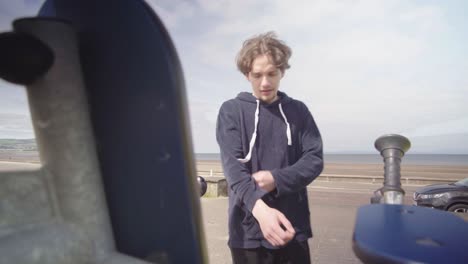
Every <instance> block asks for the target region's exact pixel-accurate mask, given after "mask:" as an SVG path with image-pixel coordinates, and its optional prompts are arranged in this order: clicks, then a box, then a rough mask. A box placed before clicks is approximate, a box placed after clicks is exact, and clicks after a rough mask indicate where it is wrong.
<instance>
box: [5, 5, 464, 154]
mask: <svg viewBox="0 0 468 264" xmlns="http://www.w3.org/2000/svg"><path fill="white" fill-rule="evenodd" d="M147 2H148V3H149V5H150V6H151V7H152V8H153V9H155V10H156V11H157V13H158V14H159V16H160V17H161V18H162V20H163V22H164V24H165V25H166V26H167V28H168V31H169V33H170V35H171V38H172V39H173V41H174V43H175V46H176V48H177V50H178V53H179V57H180V60H181V62H182V65H183V70H184V75H185V81H186V87H187V94H188V102H189V109H190V117H191V124H192V125H191V126H192V133H193V141H194V145H195V150H196V151H197V152H211V151H217V145H216V141H215V138H214V130H215V118H216V115H217V111H218V108H219V106H220V105H221V103H222V102H223V101H225V100H227V99H228V98H233V97H234V96H235V95H236V94H237V93H238V92H240V91H246V90H247V91H248V90H249V89H250V86H249V84H248V82H247V81H246V80H245V79H244V77H243V76H242V75H241V74H240V73H239V72H238V71H237V70H236V67H235V64H234V58H235V55H236V53H237V51H238V49H239V48H240V47H241V44H242V42H243V41H244V40H245V39H246V38H247V37H249V36H252V35H255V34H259V33H262V32H265V31H268V30H274V31H276V32H277V33H278V34H279V37H280V38H282V39H284V40H285V41H286V42H287V43H288V44H289V45H290V46H291V47H292V49H293V57H292V59H291V65H292V68H291V69H290V70H289V71H288V72H287V74H286V77H285V78H284V79H283V81H282V90H284V91H286V92H287V93H288V94H289V95H290V96H293V97H295V98H297V99H300V100H303V101H304V102H305V103H306V104H307V105H308V106H309V108H310V109H311V110H312V113H313V114H314V116H315V118H316V120H317V122H318V124H319V126H320V130H321V132H322V135H323V138H324V141H325V147H326V149H325V150H326V151H368V152H373V151H374V149H373V142H374V140H375V139H376V138H377V137H379V136H380V135H382V134H388V133H400V132H401V133H404V134H405V135H407V136H410V137H416V138H418V139H417V140H416V139H415V140H416V141H417V143H418V144H416V145H415V146H414V148H415V149H413V151H416V152H418V148H419V150H421V151H423V152H430V151H431V150H432V151H443V150H444V149H445V151H447V150H448V151H449V152H450V151H451V150H453V151H454V152H457V153H462V152H464V153H468V142H466V139H467V138H468V137H465V136H459V137H457V139H459V140H460V141H461V142H457V141H455V140H448V139H447V140H443V142H444V144H447V146H444V147H443V148H439V147H436V146H435V145H434V144H432V143H431V144H429V143H428V142H429V141H434V139H435V138H437V137H445V138H446V137H447V136H446V135H454V134H457V135H464V134H463V133H466V129H465V128H466V127H468V125H467V120H466V116H468V105H467V104H466V102H467V101H468V90H467V87H468V86H467V85H468V76H467V75H466V69H468V51H467V50H466V49H465V48H464V43H466V40H468V30H467V28H466V27H467V24H466V23H460V22H459V21H461V20H457V19H454V18H457V16H455V15H454V12H457V11H458V10H456V9H462V8H466V5H465V6H463V5H461V4H460V7H457V6H456V5H455V6H454V5H449V4H448V3H446V2H424V1H423V2H421V1H419V2H414V1H404V0H395V1H379V0H356V1H339V0H315V1H309V0H298V1H294V2H288V1H282V0H272V1H248V0H244V1H243V0H198V1H171V0H159V1H156V0H148V1H147ZM18 5H19V6H21V4H17V3H15V4H9V7H11V8H10V9H8V10H12V12H13V13H14V9H15V8H19V10H24V7H23V8H21V7H18ZM23 6H24V4H23ZM0 9H4V8H0ZM5 10H6V9H5ZM28 12H29V11H28ZM0 14H1V13H0ZM2 17H4V16H2ZM458 17H460V15H459V14H458ZM0 21H2V20H0ZM2 26H4V23H3V24H2ZM0 88H1V87H0ZM0 92H1V91H0ZM6 101H8V100H6ZM6 101H5V100H4V101H2V99H1V98H0V103H3V102H6ZM7 104H8V103H7ZM14 105H16V104H12V103H10V104H8V107H7V108H8V109H14V108H15V106H14ZM15 111H16V110H15ZM15 111H12V112H15ZM0 112H1V109H0ZM23 113H24V112H23ZM460 133H461V134H460ZM422 138H426V139H424V140H423V139H422ZM429 138H430V139H429ZM451 144H452V145H453V144H456V145H457V146H456V147H455V146H452V147H450V145H451ZM461 146H465V147H464V148H463V147H461Z"/></svg>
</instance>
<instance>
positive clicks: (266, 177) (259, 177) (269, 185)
mask: <svg viewBox="0 0 468 264" xmlns="http://www.w3.org/2000/svg"><path fill="white" fill-rule="evenodd" d="M252 178H253V179H254V180H255V182H256V183H257V184H258V186H259V187H260V188H262V189H263V190H265V191H267V192H271V191H273V190H274V189H275V188H276V186H275V178H273V175H272V174H271V172H270V171H266V170H262V171H257V172H255V173H254V174H252Z"/></svg>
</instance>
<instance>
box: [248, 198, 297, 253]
mask: <svg viewBox="0 0 468 264" xmlns="http://www.w3.org/2000/svg"><path fill="white" fill-rule="evenodd" d="M252 214H253V216H254V217H255V219H257V221H258V223H259V225H260V229H261V230H262V233H263V236H264V237H265V239H266V240H267V241H268V242H270V244H272V245H273V246H283V245H286V243H288V242H289V241H291V239H293V238H294V235H295V234H296V231H295V230H294V227H293V226H292V225H291V223H290V222H289V220H288V219H287V218H286V217H285V216H284V214H283V213H281V212H280V211H278V210H276V209H274V208H271V207H269V206H268V205H266V204H265V202H263V200H262V199H258V200H257V202H256V203H255V205H254V207H253V209H252Z"/></svg>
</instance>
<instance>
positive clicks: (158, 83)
mask: <svg viewBox="0 0 468 264" xmlns="http://www.w3.org/2000/svg"><path fill="white" fill-rule="evenodd" d="M39 16H43V17H56V18H60V19H65V20H68V21H70V22H71V23H72V24H73V26H74V27H75V28H76V29H77V31H78V35H79V41H80V43H79V44H80V56H81V61H82V68H83V73H84V78H85V84H86V88H87V92H88V99H89V102H90V109H91V118H92V122H93V126H94V131H95V136H96V141H97V150H98V157H99V160H100V166H101V170H102V175H103V180H104V184H105V191H106V195H107V201H108V205H109V210H110V215H111V221H112V226H113V230H114V236H115V239H116V244H117V249H118V250H119V251H121V252H123V253H126V254H129V255H132V256H135V257H140V258H149V257H150V256H153V257H154V256H159V257H161V256H162V257H161V258H162V259H168V260H169V262H171V263H202V262H203V255H204V254H203V244H204V243H203V237H202V232H201V221H200V204H199V190H198V185H197V183H196V175H195V174H196V173H195V165H194V161H193V154H192V145H191V139H190V130H189V121H188V114H187V112H188V110H187V105H186V98H185V87H184V81H183V74H182V70H181V66H180V62H179V60H178V57H177V53H176V51H175V49H174V46H173V44H172V42H171V40H170V37H169V35H168V33H167V32H166V30H165V28H164V26H163V25H162V23H161V21H160V20H159V19H158V17H157V16H156V15H155V14H154V13H153V11H152V10H151V9H150V8H149V7H148V6H147V5H146V4H145V3H144V2H143V1H140V0H128V1H126V0H100V1H94V0H82V1H75V0H55V1H53V0H48V1H46V2H45V4H44V6H43V8H42V9H41V11H40V12H39ZM195 187H197V188H195ZM150 258H151V257H150Z"/></svg>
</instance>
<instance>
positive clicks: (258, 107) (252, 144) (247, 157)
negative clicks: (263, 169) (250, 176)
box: [237, 99, 260, 163]
mask: <svg viewBox="0 0 468 264" xmlns="http://www.w3.org/2000/svg"><path fill="white" fill-rule="evenodd" d="M259 109H260V100H258V99H257V109H256V110H255V127H254V132H253V134H252V138H251V139H250V146H249V153H247V156H245V158H243V159H237V160H238V161H240V162H241V163H246V162H248V161H249V160H250V158H251V156H252V149H253V147H254V145H255V140H256V138H257V125H258V113H259Z"/></svg>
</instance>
